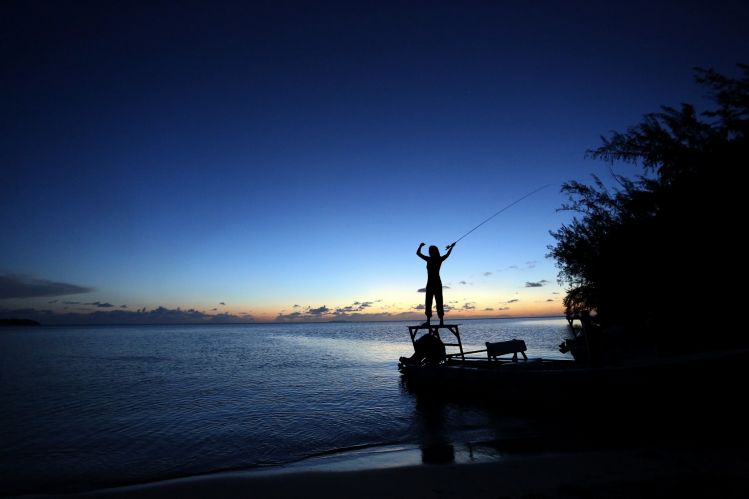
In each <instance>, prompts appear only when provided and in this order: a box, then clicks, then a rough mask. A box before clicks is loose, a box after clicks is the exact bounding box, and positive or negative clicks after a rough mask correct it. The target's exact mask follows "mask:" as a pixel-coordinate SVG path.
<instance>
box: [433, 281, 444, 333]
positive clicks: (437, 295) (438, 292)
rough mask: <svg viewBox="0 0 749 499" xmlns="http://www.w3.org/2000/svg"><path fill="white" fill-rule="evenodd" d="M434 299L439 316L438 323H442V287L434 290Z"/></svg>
mask: <svg viewBox="0 0 749 499" xmlns="http://www.w3.org/2000/svg"><path fill="white" fill-rule="evenodd" d="M434 299H435V301H436V302H437V315H438V316H439V318H440V325H442V324H443V323H444V317H445V308H444V306H443V305H442V288H440V289H438V290H435V292H434Z"/></svg>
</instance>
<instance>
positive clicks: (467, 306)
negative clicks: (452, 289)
mask: <svg viewBox="0 0 749 499" xmlns="http://www.w3.org/2000/svg"><path fill="white" fill-rule="evenodd" d="M475 308H476V304H475V303H474V302H468V303H464V304H463V310H474V309H475Z"/></svg>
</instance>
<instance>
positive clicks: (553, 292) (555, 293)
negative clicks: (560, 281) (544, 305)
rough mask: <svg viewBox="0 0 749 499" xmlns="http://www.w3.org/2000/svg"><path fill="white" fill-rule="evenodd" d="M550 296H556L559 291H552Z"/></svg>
mask: <svg viewBox="0 0 749 499" xmlns="http://www.w3.org/2000/svg"><path fill="white" fill-rule="evenodd" d="M551 294H553V295H558V294H559V291H552V293H551Z"/></svg>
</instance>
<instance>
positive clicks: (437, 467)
mask: <svg viewBox="0 0 749 499" xmlns="http://www.w3.org/2000/svg"><path fill="white" fill-rule="evenodd" d="M410 451H413V449H402V450H395V449H394V450H392V452H393V453H395V454H398V453H399V452H400V453H406V454H407V453H408V452H410ZM744 451H745V449H744V448H743V447H740V446H739V447H730V446H729V447H718V448H694V447H690V446H679V445H677V446H673V447H669V446H666V447H662V446H654V447H641V448H633V449H609V450H587V451H576V452H553V453H535V454H518V455H509V456H504V457H500V458H499V459H494V460H491V461H486V462H472V463H465V462H464V463H453V464H404V463H407V462H408V458H406V459H403V458H404V456H403V455H402V456H400V460H399V457H398V456H397V455H396V456H394V455H390V456H388V457H389V458H393V457H395V458H396V459H394V460H392V461H390V463H391V466H375V467H371V466H370V467H362V468H360V469H358V468H357V467H356V466H354V467H353V469H345V463H342V464H344V468H337V467H336V466H329V464H330V463H328V465H325V464H323V463H320V464H319V465H312V466H309V463H308V464H307V465H303V466H301V465H300V466H284V467H280V468H278V469H272V470H271V469H268V470H249V471H231V472H221V473H213V474H209V475H201V476H195V477H185V478H177V479H172V480H164V481H159V482H152V483H146V484H139V485H130V486H124V487H116V488H108V489H100V490H94V491H90V492H85V493H78V494H66V495H65V496H66V497H82V498H89V497H115V498H116V497H143V498H164V497H188V498H189V497H239V496H243V497H247V496H252V497H274V498H291V497H301V496H304V497H320V496H323V495H324V496H325V497H327V498H329V499H336V498H351V497H361V498H370V497H371V498H376V497H388V496H389V497H435V498H437V497H440V498H444V497H474V498H492V499H496V498H497V497H507V498H509V497H518V498H521V497H522V498H527V497H539V498H541V497H559V498H569V497H612V498H619V497H621V498H624V497H653V498H655V497H666V496H679V497H722V498H731V497H745V494H746V488H747V480H746V476H747V474H748V473H749V458H748V457H747V456H746V453H745V452H744ZM339 457H341V456H339ZM344 461H345V459H344ZM371 464H373V463H372V462H371V461H370V465H371ZM25 497H51V496H43V495H38V496H25Z"/></svg>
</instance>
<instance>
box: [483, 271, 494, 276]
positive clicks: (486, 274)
mask: <svg viewBox="0 0 749 499" xmlns="http://www.w3.org/2000/svg"><path fill="white" fill-rule="evenodd" d="M490 275H492V273H491V272H489V271H486V272H484V277H489V276H490Z"/></svg>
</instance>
